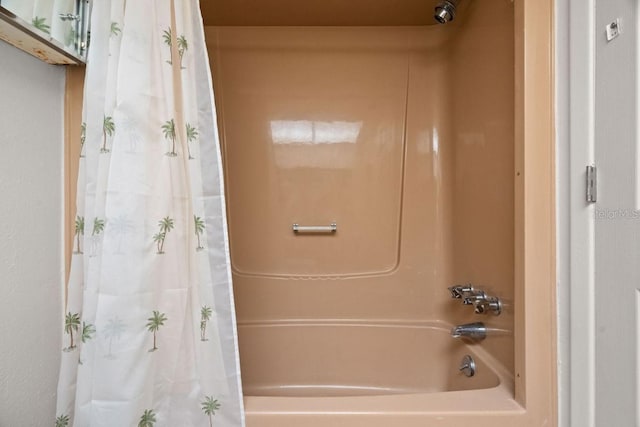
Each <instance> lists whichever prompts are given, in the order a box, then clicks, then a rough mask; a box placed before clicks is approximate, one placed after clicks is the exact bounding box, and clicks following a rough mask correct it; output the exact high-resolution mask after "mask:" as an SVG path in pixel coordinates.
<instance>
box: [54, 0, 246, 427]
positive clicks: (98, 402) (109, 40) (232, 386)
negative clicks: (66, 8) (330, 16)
mask: <svg viewBox="0 0 640 427" xmlns="http://www.w3.org/2000/svg"><path fill="white" fill-rule="evenodd" d="M91 27H92V30H91V39H92V40H91V45H90V48H89V52H88V56H89V57H88V65H87V70H86V77H85V96H84V109H83V118H82V125H81V127H80V144H81V148H80V158H81V161H80V163H79V164H80V168H79V178H78V195H77V211H76V216H75V224H74V231H73V233H74V235H73V237H74V239H73V243H74V245H73V252H74V257H73V259H72V263H71V272H70V279H69V285H68V292H67V295H68V296H67V304H66V308H65V310H64V312H65V313H67V314H66V315H65V318H64V336H63V337H64V343H63V345H62V347H63V351H62V361H61V370H60V380H59V385H58V405H57V409H56V413H55V417H52V424H54V421H55V426H56V427H63V426H66V427H82V426H87V425H102V424H104V423H105V422H106V423H107V424H108V425H113V426H123V427H132V426H138V427H176V426H180V427H207V426H209V427H212V426H213V425H214V424H215V425H216V427H243V426H244V417H243V410H242V389H241V382H240V371H239V365H238V350H237V337H236V332H235V313H234V306H233V293H232V284H231V271H230V264H229V248H228V243H227V236H226V232H227V231H226V230H227V227H226V211H225V201H224V187H223V178H224V177H223V174H222V170H221V163H220V162H221V156H220V147H219V141H218V134H217V124H216V114H215V103H214V102H213V93H212V90H213V88H212V85H211V81H210V66H209V61H208V58H207V54H206V45H205V43H204V29H203V27H202V19H201V16H200V15H199V2H198V0H139V1H136V2H132V1H128V2H127V1H125V0H105V1H100V2H94V3H93V8H92V16H91ZM96 46H97V47H96ZM92 47H96V48H95V49H92ZM103 154H107V155H103ZM85 219H86V221H85ZM87 245H89V246H87ZM160 255H161V256H160ZM123 373H126V374H125V375H123ZM177 385H179V386H177ZM131 396H135V398H131ZM104 414H108V419H104V418H102V419H100V418H99V417H103V416H104Z"/></svg>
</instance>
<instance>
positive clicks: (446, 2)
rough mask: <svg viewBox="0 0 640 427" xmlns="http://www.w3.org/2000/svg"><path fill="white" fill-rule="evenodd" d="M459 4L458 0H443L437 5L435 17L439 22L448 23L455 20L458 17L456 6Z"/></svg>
mask: <svg viewBox="0 0 640 427" xmlns="http://www.w3.org/2000/svg"><path fill="white" fill-rule="evenodd" d="M457 6H458V0H442V1H441V2H439V3H438V4H437V5H436V8H435V13H434V15H433V17H434V19H435V20H436V21H438V23H439V24H446V23H447V22H450V21H453V19H454V18H455V17H456V7H457Z"/></svg>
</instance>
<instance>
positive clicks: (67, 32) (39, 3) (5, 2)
mask: <svg viewBox="0 0 640 427" xmlns="http://www.w3.org/2000/svg"><path fill="white" fill-rule="evenodd" d="M0 5H2V7H4V8H5V9H8V10H9V11H11V12H12V13H14V14H15V15H17V16H19V17H20V18H22V19H23V20H24V21H26V22H28V23H29V24H31V25H33V26H34V27H36V28H38V29H39V30H40V31H42V32H43V33H46V34H49V35H51V37H53V38H54V39H56V40H58V41H60V42H62V43H63V44H64V45H65V46H68V47H72V46H73V45H74V43H75V21H72V20H69V19H61V15H63V16H67V15H73V14H74V12H75V8H76V0H0Z"/></svg>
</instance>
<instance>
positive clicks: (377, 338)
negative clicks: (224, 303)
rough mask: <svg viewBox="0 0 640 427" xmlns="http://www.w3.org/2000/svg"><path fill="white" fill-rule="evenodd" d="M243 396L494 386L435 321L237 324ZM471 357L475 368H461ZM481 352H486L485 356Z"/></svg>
mask: <svg viewBox="0 0 640 427" xmlns="http://www.w3.org/2000/svg"><path fill="white" fill-rule="evenodd" d="M240 335H241V336H242V341H241V344H240V345H241V347H240V352H241V354H242V361H241V363H242V373H243V375H245V376H246V377H247V378H249V379H251V380H250V381H247V383H246V385H245V388H244V393H245V395H246V396H284V397H286V396H288V397H309V396H313V397H338V396H376V395H389V394H417V393H437V392H448V391H458V390H471V389H486V388H492V387H497V386H498V385H499V384H500V379H499V377H498V375H497V374H496V372H494V371H493V368H492V367H490V366H489V365H487V363H486V362H485V358H484V357H483V355H479V354H477V353H476V352H474V351H473V349H472V348H470V346H467V345H465V344H464V343H462V342H461V341H454V340H451V339H450V337H449V331H448V330H447V329H446V328H443V325H440V324H437V323H407V322H400V323H394V324H390V323H379V324H375V323H370V322H367V323H354V322H324V323H318V322H277V323H272V324H265V323H261V324H255V325H247V324H245V325H242V326H240ZM467 354H468V355H470V356H472V358H473V360H474V363H475V372H474V375H473V376H472V377H467V376H465V375H464V374H463V373H462V372H460V370H459V366H460V364H461V362H462V360H463V358H464V356H465V355H467ZM485 357H486V356H485Z"/></svg>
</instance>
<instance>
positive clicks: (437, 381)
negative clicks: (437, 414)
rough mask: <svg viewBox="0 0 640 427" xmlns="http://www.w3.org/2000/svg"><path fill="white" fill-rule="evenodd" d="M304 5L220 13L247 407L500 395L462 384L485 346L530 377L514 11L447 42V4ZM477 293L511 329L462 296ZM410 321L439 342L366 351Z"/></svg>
mask: <svg viewBox="0 0 640 427" xmlns="http://www.w3.org/2000/svg"><path fill="white" fill-rule="evenodd" d="M290 3H291V2H288V1H285V0H279V1H273V2H268V4H269V5H271V6H272V7H271V8H268V10H267V9H265V6H264V5H265V4H267V2H262V3H261V2H256V1H243V2H233V1H225V0H216V1H209V2H205V3H203V14H204V17H205V25H207V26H206V36H207V43H208V49H209V54H210V59H211V65H212V72H213V78H214V88H215V92H216V106H217V111H218V119H219V127H220V131H221V132H220V134H221V141H222V149H223V160H224V168H225V178H226V197H227V208H228V220H229V230H230V250H231V256H232V268H233V280H234V288H235V298H236V308H237V316H238V323H239V339H240V345H241V362H242V372H243V383H244V388H245V392H248V393H249V394H254V395H281V396H282V395H304V394H305V393H307V394H308V395H314V396H323V395H324V396H328V395H332V396H336V395H345V394H348V395H365V394H377V393H384V394H394V393H396V394H402V393H417V392H420V393H423V392H433V391H451V390H460V389H473V388H490V387H495V386H496V385H497V384H498V382H499V380H498V379H497V377H496V376H495V372H494V371H495V369H493V368H492V369H482V370H480V371H485V372H487V378H480V377H478V378H476V380H473V381H471V379H467V378H462V377H461V376H460V375H455V374H457V365H458V363H459V361H460V360H459V359H461V355H460V354H458V353H459V352H461V351H462V352H473V351H474V347H475V348H477V349H478V351H480V352H481V353H482V352H486V354H488V355H490V359H491V360H493V361H496V362H497V363H498V364H499V365H500V366H501V369H503V370H504V371H505V372H507V373H509V374H510V375H513V370H514V341H513V334H512V333H510V331H512V330H513V322H514V316H513V306H512V302H513V299H514V267H513V264H514V175H515V172H514V138H515V137H514V134H515V129H514V102H515V101H514V99H515V94H514V6H513V3H512V2H511V1H510V0H483V1H481V2H480V1H470V2H466V4H465V7H464V9H463V10H461V11H460V13H459V14H458V16H457V18H456V20H455V21H454V22H453V23H451V24H447V25H445V26H436V25H430V24H431V22H430V12H429V11H430V10H432V3H434V2H430V1H426V2H415V1H402V2H388V1H387V2H384V1H372V2H363V1H354V2H352V3H351V2H342V3H350V4H351V6H340V7H346V9H345V10H340V13H335V11H336V9H335V8H334V9H331V8H330V7H328V6H327V4H328V3H327V2H318V1H310V2H309V5H308V7H307V5H305V8H300V7H297V6H296V5H295V4H293V3H292V4H290ZM336 3H337V2H330V5H333V6H335V5H336ZM365 3H366V4H365ZM391 3H393V4H394V5H395V6H394V7H393V8H389V4H391ZM323 4H324V6H323ZM367 5H368V6H367ZM336 7H337V6H336ZM422 8H427V9H426V10H425V11H423V10H422ZM303 9H305V10H307V11H309V12H304V11H303ZM313 11H315V12H314V13H311V12H313ZM214 12H216V13H214ZM427 24H429V25H427ZM332 222H335V223H336V224H337V232H335V233H327V234H320V235H318V234H314V235H306V234H295V233H293V231H292V228H291V227H292V224H293V223H300V224H302V225H328V224H331V223H332ZM467 282H472V283H473V284H475V285H476V286H478V287H482V288H484V289H485V290H486V291H487V292H489V293H490V294H492V295H497V296H499V297H500V298H501V299H502V300H503V302H504V310H503V313H502V314H501V315H500V316H493V315H482V316H481V315H477V314H474V313H473V310H472V308H471V307H469V306H463V305H462V304H461V303H460V302H459V301H454V300H451V299H450V297H449V293H448V292H447V287H448V286H450V285H452V284H456V283H467ZM472 321H484V322H485V323H486V324H487V325H488V326H489V327H491V328H493V329H495V330H500V331H502V332H503V333H501V334H491V335H490V336H489V337H488V338H487V339H486V340H485V341H483V342H482V343H479V344H474V345H471V346H466V345H463V344H461V343H459V342H458V341H455V340H454V339H453V338H451V337H449V336H448V335H447V334H446V329H447V328H448V327H450V326H451V325H455V324H460V323H466V322H472ZM336 322H338V323H339V324H340V325H342V326H345V324H344V322H346V324H353V322H355V323H357V324H358V325H369V326H370V328H367V327H365V326H360V327H358V328H356V327H345V328H343V329H340V328H333V329H327V328H328V326H327V325H329V324H335V323H336ZM340 322H343V323H340ZM349 322H351V323H349ZM397 322H409V323H411V322H414V323H415V322H417V323H420V324H423V323H425V322H426V323H429V322H431V323H434V322H435V323H437V324H438V325H440V333H438V334H435V333H434V334H433V335H434V336H437V338H433V337H431V338H430V339H428V340H427V339H426V338H424V337H422V336H418V335H416V336H414V337H413V339H409V338H408V336H407V335H406V334H411V333H415V331H413V332H407V331H405V330H401V329H394V332H395V335H394V334H391V333H387V334H384V336H383V338H379V339H376V338H375V337H372V336H367V334H375V333H379V332H380V331H379V330H378V331H377V332H374V331H375V328H372V325H379V324H395V323H397ZM313 325H316V326H313ZM323 327H324V328H325V329H324V330H323V329H322V328H323ZM356 330H357V331H358V332H357V334H356V333H355V332H354V331H356ZM409 331H412V329H409ZM443 331H444V332H443ZM387 332H389V331H387ZM314 337H315V338H314ZM314 339H317V340H318V342H315V341H314ZM432 339H433V340H435V341H433V342H436V341H437V345H435V344H434V345H432ZM360 340H362V341H363V342H364V343H366V345H365V344H363V346H364V347H363V346H358V345H356V343H358V342H359V341H360ZM422 341H423V342H422ZM320 342H322V343H324V345H320V344H319V343H320ZM367 345H368V346H370V347H367ZM411 346H413V347H411ZM416 346H417V347H416ZM411 348H414V349H415V348H419V350H416V351H413V352H412V351H411V350H410V349H411ZM345 349H349V351H346V350H345ZM367 349H368V351H367ZM343 350H345V351H343ZM436 356H437V357H438V361H437V362H436V361H435V359H433V358H434V357H436ZM459 356H460V357H459ZM425 358H429V360H434V362H432V363H425V362H424V359H425ZM440 359H441V360H440ZM385 361H388V362H385ZM312 363H313V364H315V365H311V364H312ZM480 363H485V362H483V361H481V362H480ZM416 368H417V369H418V370H417V371H416ZM432 368H433V369H432ZM452 372H453V373H452ZM490 372H494V373H491V374H490ZM510 375H507V376H505V377H503V378H505V379H504V380H506V381H512V379H510ZM504 380H503V381H504Z"/></svg>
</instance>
